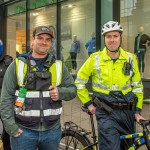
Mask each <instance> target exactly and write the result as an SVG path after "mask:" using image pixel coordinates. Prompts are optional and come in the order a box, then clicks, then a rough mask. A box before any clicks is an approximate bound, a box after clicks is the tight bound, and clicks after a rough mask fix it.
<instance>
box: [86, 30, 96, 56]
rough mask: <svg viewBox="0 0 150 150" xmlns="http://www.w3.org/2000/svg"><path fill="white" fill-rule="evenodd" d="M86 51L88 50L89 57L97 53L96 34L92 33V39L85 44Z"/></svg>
mask: <svg viewBox="0 0 150 150" xmlns="http://www.w3.org/2000/svg"><path fill="white" fill-rule="evenodd" d="M85 47H86V49H87V50H88V55H89V56H90V55H91V54H92V53H94V52H96V37H95V32H92V33H91V39H90V40H89V41H88V42H87V43H86V44H85Z"/></svg>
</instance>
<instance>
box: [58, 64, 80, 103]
mask: <svg viewBox="0 0 150 150" xmlns="http://www.w3.org/2000/svg"><path fill="white" fill-rule="evenodd" d="M58 88H59V98H60V100H66V101H68V100H71V99H73V98H75V97H76V94H77V88H76V86H75V83H74V79H73V77H72V75H71V74H70V73H69V71H68V69H67V68H66V66H65V64H64V63H63V71H62V84H61V85H60V86H59V87H58Z"/></svg>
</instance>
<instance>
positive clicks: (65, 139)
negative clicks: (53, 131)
mask: <svg viewBox="0 0 150 150" xmlns="http://www.w3.org/2000/svg"><path fill="white" fill-rule="evenodd" d="M88 145H90V141H89V139H88V138H87V137H86V136H85V135H82V133H79V132H76V131H73V130H64V131H63V132H62V137H61V142H60V147H59V150H80V149H82V148H84V147H86V146H88ZM86 150H92V148H86Z"/></svg>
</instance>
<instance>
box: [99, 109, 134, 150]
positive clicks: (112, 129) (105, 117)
mask: <svg viewBox="0 0 150 150" xmlns="http://www.w3.org/2000/svg"><path fill="white" fill-rule="evenodd" d="M96 119H97V123H98V143H99V149H101V150H127V149H128V148H129V147H130V146H131V145H132V143H133V140H132V139H128V140H120V135H125V134H131V133H134V112H133V111H131V110H113V112H112V114H109V113H108V112H106V111H105V110H104V109H102V108H96Z"/></svg>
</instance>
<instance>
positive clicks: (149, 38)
mask: <svg viewBox="0 0 150 150" xmlns="http://www.w3.org/2000/svg"><path fill="white" fill-rule="evenodd" d="M139 35H140V34H138V35H137V36H136V37H135V42H134V53H136V51H137V49H138V48H137V40H138V36H139ZM147 41H148V42H149V43H148V46H150V37H149V36H148V35H146V34H142V35H141V39H140V44H139V48H142V49H145V50H146V46H145V45H143V44H146V42H147Z"/></svg>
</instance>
